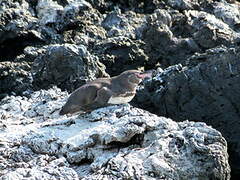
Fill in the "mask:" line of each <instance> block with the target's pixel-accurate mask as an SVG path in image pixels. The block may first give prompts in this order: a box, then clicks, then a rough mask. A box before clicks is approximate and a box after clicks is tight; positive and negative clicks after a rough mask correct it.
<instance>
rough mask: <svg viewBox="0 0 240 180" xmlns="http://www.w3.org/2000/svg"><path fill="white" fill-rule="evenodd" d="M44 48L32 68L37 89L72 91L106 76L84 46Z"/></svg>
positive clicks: (96, 59) (103, 68)
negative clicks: (43, 51)
mask: <svg viewBox="0 0 240 180" xmlns="http://www.w3.org/2000/svg"><path fill="white" fill-rule="evenodd" d="M45 48H46V52H45V53H44V54H42V55H41V56H38V57H37V58H36V59H35V61H34V63H33V66H32V75H33V85H34V86H35V87H37V88H48V87H50V86H52V85H58V86H59V87H61V88H62V89H67V90H69V91H73V90H74V89H76V88H77V87H79V86H81V85H83V84H84V83H85V82H86V81H89V80H93V79H95V78H97V77H103V76H106V73H105V67H104V65H103V64H101V63H100V62H99V61H98V58H97V57H96V56H94V55H91V54H90V53H89V52H88V51H87V49H86V47H85V46H77V45H72V44H62V45H59V44H55V45H50V46H47V47H45Z"/></svg>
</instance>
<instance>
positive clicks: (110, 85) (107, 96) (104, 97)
mask: <svg viewBox="0 0 240 180" xmlns="http://www.w3.org/2000/svg"><path fill="white" fill-rule="evenodd" d="M151 75H152V72H150V71H147V72H140V71H138V70H128V71H124V72H123V73H121V74H120V75H118V76H114V77H112V78H99V79H96V80H94V81H91V82H88V83H86V84H85V85H83V86H81V87H79V88H78V89H76V90H75V91H74V92H73V93H72V94H71V95H70V97H69V98H68V100H67V102H66V104H65V105H64V106H63V107H62V109H61V111H60V113H59V114H60V115H64V114H73V113H75V112H79V111H80V112H81V111H83V112H89V111H92V110H94V109H97V108H100V107H105V106H109V105H113V104H123V103H128V102H130V101H131V100H132V99H133V97H134V96H135V94H136V88H137V86H138V84H139V83H140V82H141V81H142V80H143V79H144V78H146V77H151Z"/></svg>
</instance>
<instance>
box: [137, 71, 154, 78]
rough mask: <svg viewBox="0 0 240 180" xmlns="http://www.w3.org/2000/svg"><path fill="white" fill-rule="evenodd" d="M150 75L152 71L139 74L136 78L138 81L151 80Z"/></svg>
mask: <svg viewBox="0 0 240 180" xmlns="http://www.w3.org/2000/svg"><path fill="white" fill-rule="evenodd" d="M152 73H153V71H152V70H150V71H145V72H141V73H139V74H138V77H139V78H140V79H145V78H151V77H152Z"/></svg>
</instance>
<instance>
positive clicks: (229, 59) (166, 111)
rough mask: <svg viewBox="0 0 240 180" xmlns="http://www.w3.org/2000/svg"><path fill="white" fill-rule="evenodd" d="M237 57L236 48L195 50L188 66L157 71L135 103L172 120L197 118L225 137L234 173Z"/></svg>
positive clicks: (239, 133)
mask: <svg viewBox="0 0 240 180" xmlns="http://www.w3.org/2000/svg"><path fill="white" fill-rule="evenodd" d="M239 58H240V49H239V48H237V49H235V48H226V47H219V48H214V49H210V50H208V51H207V52H206V53H203V54H196V55H194V56H192V57H191V58H189V59H188V66H182V65H175V66H170V67H169V68H167V69H165V70H164V71H158V73H156V75H155V76H154V77H153V79H152V80H148V81H147V82H146V85H145V88H141V89H140V91H139V93H137V96H136V101H137V102H136V103H135V104H139V106H140V107H145V109H148V110H150V111H151V112H154V113H156V114H158V115H161V116H166V117H170V118H172V119H174V120H176V121H179V120H185V119H188V120H191V121H201V122H205V123H207V124H209V125H211V126H213V127H214V128H216V129H217V130H219V131H220V132H221V133H222V134H223V136H224V137H225V138H226V139H227V141H228V147H229V155H230V165H231V167H232V172H233V176H235V177H238V176H239V172H240V164H239V162H240V154H239V152H240V149H239V147H240V145H239V138H240V129H239V128H240V127H239V111H240V105H239V103H238V102H239V100H240V96H239V93H238V91H240V86H239V83H238V82H239V77H240V76H239V72H240V61H239ZM143 99H144V101H143ZM145 102H146V104H144V103H145Z"/></svg>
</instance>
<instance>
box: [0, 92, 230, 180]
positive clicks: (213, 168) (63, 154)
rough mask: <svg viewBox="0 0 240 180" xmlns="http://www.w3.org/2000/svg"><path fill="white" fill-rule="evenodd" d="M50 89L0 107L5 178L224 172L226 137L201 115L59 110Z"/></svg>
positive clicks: (213, 175) (220, 175)
mask: <svg viewBox="0 0 240 180" xmlns="http://www.w3.org/2000/svg"><path fill="white" fill-rule="evenodd" d="M66 96H67V93H66V92H62V91H61V90H60V89H57V88H52V89H49V90H48V91H46V90H41V91H36V92H33V93H32V94H31V96H30V97H29V98H26V97H20V96H10V97H6V98H4V99H3V100H2V101H1V106H0V114H1V121H0V127H1V129H0V132H1V133H0V135H1V138H0V139H1V141H0V144H1V148H0V155H1V159H0V169H1V171H0V172H1V174H0V175H1V177H2V178H3V179H5V178H7V179H23V178H33V179H59V178H67V179H78V178H81V179H161V178H165V179H176V180H178V179H222V180H226V179H230V168H229V164H228V154H227V143H226V141H225V139H224V138H223V136H222V135H221V133H220V132H218V131H217V130H215V129H213V128H211V127H210V126H207V125H206V124H205V123H200V122H189V121H184V122H180V123H177V122H174V121H172V120H171V119H168V118H164V117H159V116H156V115H154V114H151V113H149V112H147V111H144V110H142V109H138V108H135V107H132V106H130V105H129V104H123V105H115V106H109V107H105V108H100V109H97V110H95V111H92V112H91V113H86V114H80V115H78V114H75V115H72V116H66V115H65V116H59V115H58V112H59V110H60V107H61V106H62V105H63V103H64V101H65V100H66Z"/></svg>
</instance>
